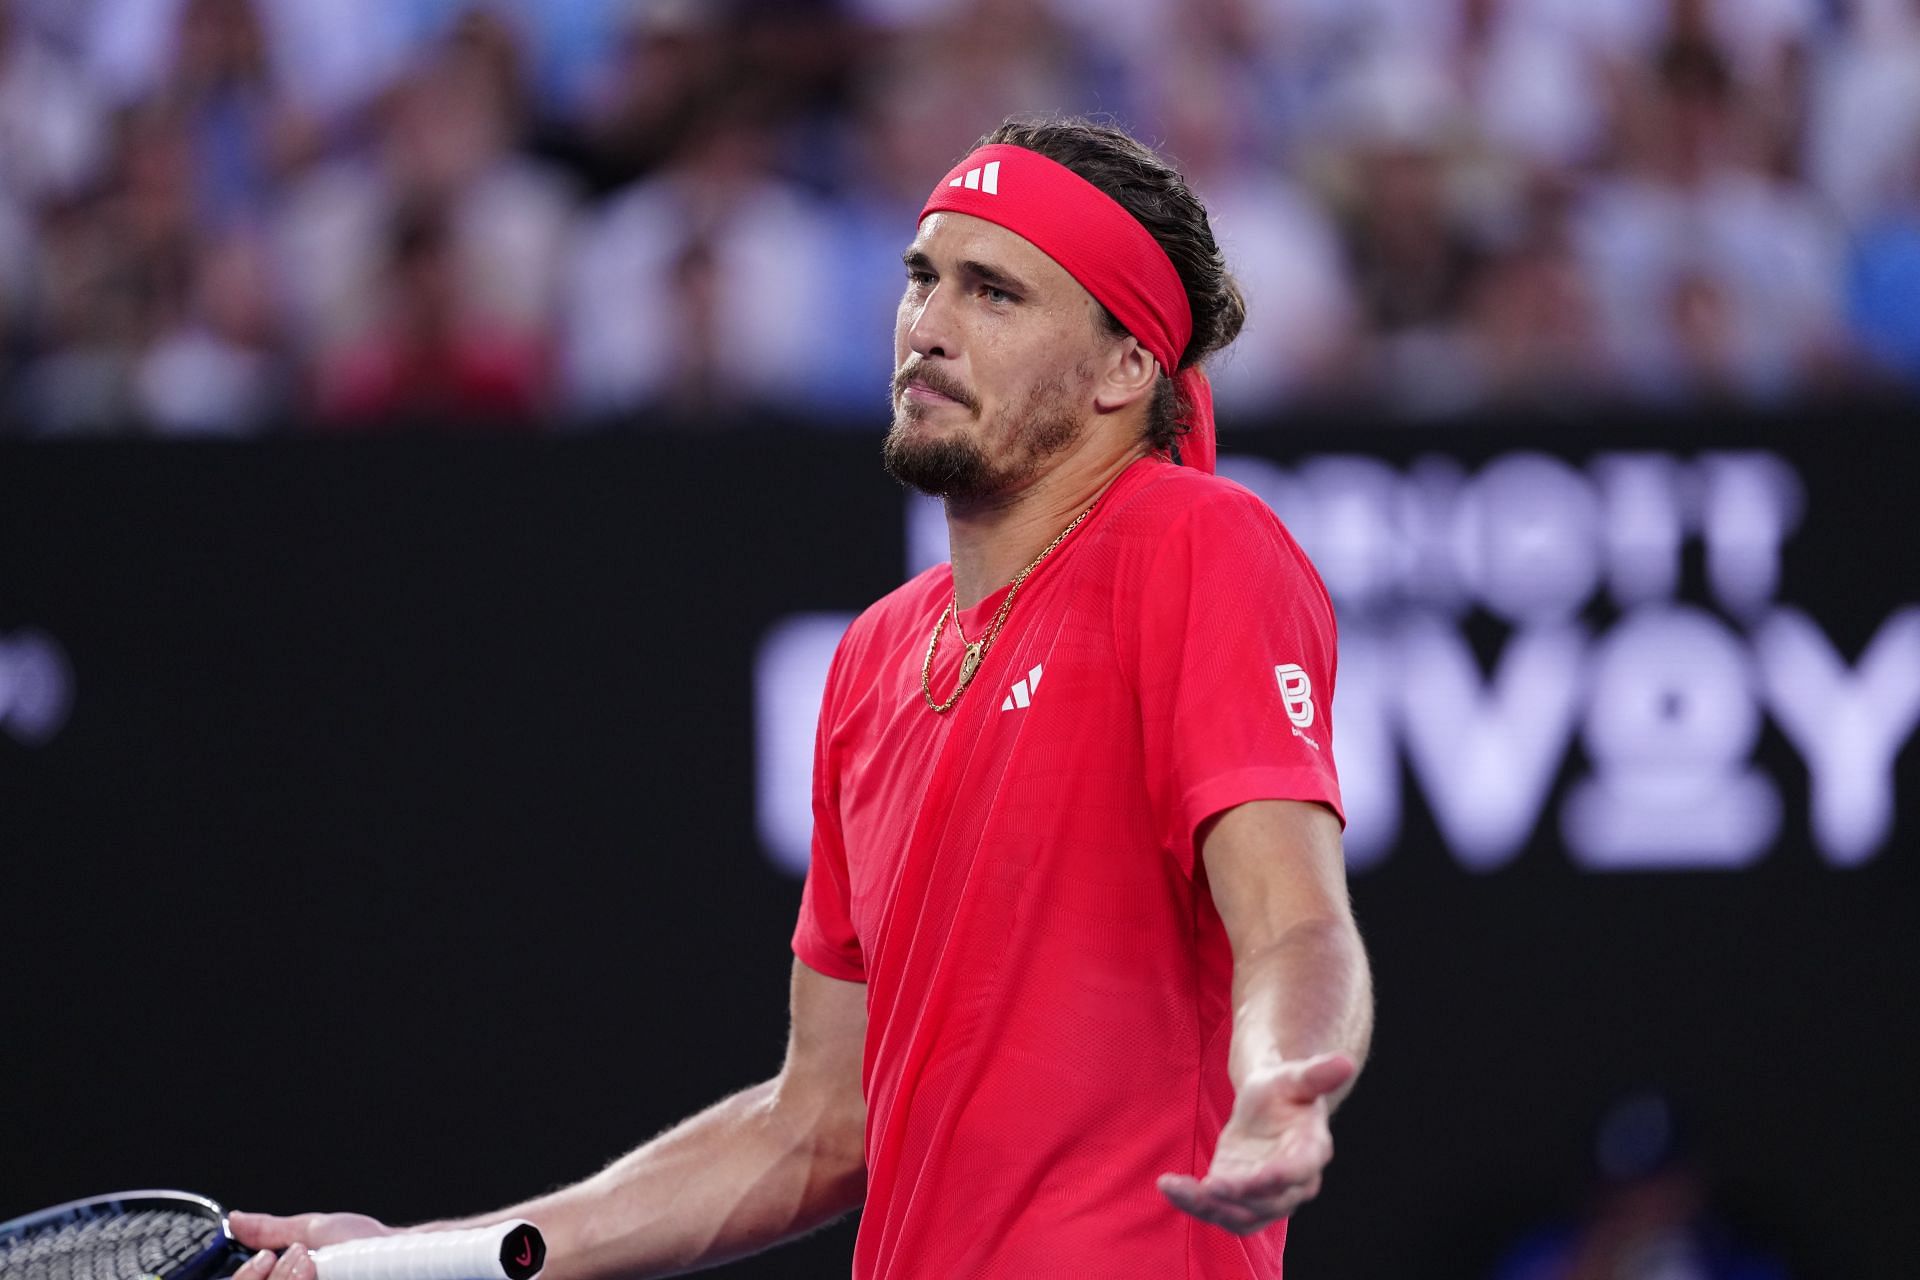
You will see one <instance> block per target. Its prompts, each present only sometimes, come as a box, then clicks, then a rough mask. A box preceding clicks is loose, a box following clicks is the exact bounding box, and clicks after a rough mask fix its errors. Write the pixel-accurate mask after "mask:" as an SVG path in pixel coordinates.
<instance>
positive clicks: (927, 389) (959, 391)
mask: <svg viewBox="0 0 1920 1280" xmlns="http://www.w3.org/2000/svg"><path fill="white" fill-rule="evenodd" d="M896 385H897V386H899V389H900V395H901V397H902V398H904V399H907V400H913V401H917V402H919V403H921V404H927V405H934V404H957V405H959V406H961V407H962V408H964V409H968V410H971V409H973V407H974V404H973V399H972V397H970V396H969V395H968V394H967V393H966V390H965V389H964V388H963V387H961V386H960V385H959V384H958V383H957V382H956V381H955V380H953V379H951V378H948V377H946V376H945V375H944V374H943V373H942V372H941V371H940V370H937V369H931V368H927V367H925V366H921V367H919V368H916V369H915V370H914V371H913V372H912V373H911V374H910V375H908V376H907V377H906V378H905V379H904V380H903V381H899V382H897V383H896Z"/></svg>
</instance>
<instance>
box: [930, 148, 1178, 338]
mask: <svg viewBox="0 0 1920 1280" xmlns="http://www.w3.org/2000/svg"><path fill="white" fill-rule="evenodd" d="M949 211H950V212H954V213H965V214H970V215H972V216H973V217H976V218H980V219H983V220H985V221H987V222H991V223H994V224H996V225H998V226H1002V227H1005V228H1006V229H1007V230H1009V231H1011V232H1013V233H1014V234H1016V235H1018V236H1020V237H1022V238H1023V239H1025V240H1027V241H1029V242H1030V243H1032V244H1033V245H1034V247H1035V248H1037V249H1039V250H1040V251H1041V252H1042V253H1044V254H1046V255H1047V256H1048V257H1049V258H1052V259H1053V260H1054V261H1055V262H1057V263H1059V264H1060V266H1061V267H1062V268H1064V269H1065V270H1066V272H1067V274H1069V275H1071V276H1072V277H1073V278H1074V279H1075V280H1077V281H1079V282H1080V285H1081V287H1082V288H1084V289H1086V291H1087V292H1088V293H1090V294H1092V295H1093V296H1094V298H1095V299H1097V300H1098V301H1099V302H1100V304H1101V305H1102V306H1104V307H1106V309H1107V310H1108V311H1110V312H1112V313H1113V317H1114V319H1116V320H1118V321H1119V322H1120V324H1121V325H1122V326H1123V327H1124V328H1125V329H1126V330H1127V332H1128V333H1131V334H1132V335H1133V336H1134V337H1135V338H1137V339H1139V341H1140V345H1141V346H1143V347H1145V348H1146V349H1147V350H1148V351H1150V352H1152V353H1153V356H1154V359H1156V360H1158V361H1159V362H1160V367H1161V369H1162V370H1164V371H1165V372H1167V373H1168V374H1171V373H1173V371H1174V370H1176V369H1178V368H1179V367H1180V357H1181V356H1182V355H1183V354H1184V353H1185V351H1186V349H1187V341H1188V339H1189V338H1190V337H1191V336H1192V334H1193V315H1192V312H1191V311H1190V310H1189V309H1188V306H1187V291H1186V288H1185V286H1184V285H1182V284H1181V282H1180V273H1179V272H1178V271H1176V270H1175V269H1174V265H1173V261H1172V260H1171V259H1170V258H1168V257H1167V254H1166V250H1164V249H1162V248H1161V247H1160V243H1159V241H1157V240H1155V239H1154V238H1153V235H1152V233H1151V232H1149V231H1148V230H1147V229H1146V228H1145V227H1143V226H1141V225H1140V223H1139V222H1138V221H1136V220H1135V219H1134V217H1133V215H1132V214H1130V213H1128V212H1127V211H1126V210H1125V209H1124V208H1122V207H1121V206H1120V204H1119V202H1118V201H1116V200H1114V198H1113V197H1112V196H1109V195H1108V194H1107V193H1106V192H1104V191H1102V190H1100V188H1098V187H1096V186H1094V185H1093V184H1092V183H1091V182H1088V181H1087V180H1086V179H1085V178H1082V177H1081V176H1080V175H1079V174H1077V173H1075V172H1073V170H1071V169H1069V168H1067V167H1066V166H1065V165H1062V164H1059V163H1057V162H1055V161H1053V160H1050V159H1048V158H1047V157H1046V156H1043V155H1040V154H1039V153H1037V152H1033V151H1028V150H1027V149H1026V148H1024V147H1014V146H1008V145H1005V144H996V145H993V146H986V147H981V148H980V149H979V150H977V151H975V152H974V153H973V154H972V155H970V156H968V157H967V158H966V159H965V160H962V161H961V162H960V163H959V164H957V165H955V166H954V167H953V169H952V170H951V171H949V172H948V174H947V175H946V177H944V178H942V179H941V180H940V182H939V184H938V185H936V186H935V187H934V189H933V194H932V195H931V196H929V197H928V198H927V203H926V205H925V207H924V208H922V209H921V210H920V217H921V219H922V220H924V219H926V217H927V216H928V215H929V214H934V213H941V212H949Z"/></svg>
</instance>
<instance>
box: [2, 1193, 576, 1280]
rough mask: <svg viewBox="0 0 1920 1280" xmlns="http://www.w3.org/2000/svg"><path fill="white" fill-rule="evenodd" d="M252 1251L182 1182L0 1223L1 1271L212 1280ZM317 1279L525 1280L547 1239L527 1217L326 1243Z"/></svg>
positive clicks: (30, 1277) (16, 1279) (21, 1276)
mask: <svg viewBox="0 0 1920 1280" xmlns="http://www.w3.org/2000/svg"><path fill="white" fill-rule="evenodd" d="M251 1253H252V1251H251V1250H249V1249H248V1248H247V1247H246V1246H244V1245H242V1244H240V1243H239V1242H238V1241H237V1240H235V1239H234V1238H233V1233H232V1232H231V1231H229V1230H228V1229H227V1211H226V1210H225V1209H223V1208H221V1207H220V1206H219V1205H218V1204H216V1203H215V1202H213V1201H212V1200H209V1199H207V1198H206V1197H205V1196H196V1195H189V1194H187V1193H186V1192H183V1191H122V1192H120V1193H118V1194H116V1195H110V1196H95V1197H94V1198H92V1199H91V1200H74V1201H71V1202H69V1203H67V1204H63V1205H56V1206H54V1207H53V1208H51V1209H44V1210H42V1211H41V1212H39V1213H31V1214H28V1215H27V1216H26V1217H24V1218H15V1219H14V1220H13V1221H11V1222H0V1280H217V1278H218V1277H221V1276H227V1275H231V1274H232V1273H233V1271H234V1269H235V1268H236V1267H238V1266H239V1265H240V1264H241V1263H242V1262H245V1261H246V1260H247V1258H248V1257H249V1256H250V1255H251ZM312 1257H313V1263H314V1267H315V1269H316V1272H317V1274H318V1276H319V1280H534V1277H536V1276H538V1275H539V1274H540V1269H541V1267H543V1266H545V1265H546V1261H547V1246H546V1242H545V1241H544V1240H542V1239H541V1238H540V1229H539V1228H538V1227H536V1226H534V1225H533V1224H532V1223H531V1222H525V1221H517V1222H501V1223H496V1224H494V1225H492V1226H487V1227H475V1228H473V1229H471V1230H464V1231H423V1232H416V1233H409V1234H404V1235H393V1236H377V1237H374V1238H371V1239H367V1240H349V1241H347V1242H346V1243H344V1244H334V1245H328V1246H326V1247H325V1248H322V1249H315V1250H314V1251H313V1253H312Z"/></svg>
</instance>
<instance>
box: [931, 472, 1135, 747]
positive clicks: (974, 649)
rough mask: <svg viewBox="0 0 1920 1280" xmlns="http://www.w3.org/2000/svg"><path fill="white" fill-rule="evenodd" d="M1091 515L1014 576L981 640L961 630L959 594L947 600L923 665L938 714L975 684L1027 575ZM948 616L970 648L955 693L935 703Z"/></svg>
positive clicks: (1070, 527) (963, 656)
mask: <svg viewBox="0 0 1920 1280" xmlns="http://www.w3.org/2000/svg"><path fill="white" fill-rule="evenodd" d="M1096 505H1098V504H1096ZM1092 514H1093V508H1092V507H1088V508H1087V509H1086V510H1085V511H1082V512H1081V513H1080V514H1079V515H1077V516H1075V517H1074V518H1073V523H1072V524H1070V525H1068V526H1067V527H1066V528H1064V529H1062V530H1061V531H1060V536H1059V537H1057V538H1055V539H1054V540H1053V541H1052V542H1049V543H1048V544H1047V545H1046V549H1045V550H1043V551H1041V553H1040V554H1039V555H1037V556H1035V557H1034V558H1033V563H1032V564H1029V565H1028V566H1027V567H1026V568H1024V569H1022V570H1021V571H1020V572H1019V573H1017V574H1015V575H1014V577H1013V582H1012V583H1011V584H1010V585H1009V586H1008V587H1007V598H1006V599H1005V600H1002V601H1001V602H1000V611H999V612H998V613H996V614H994V615H993V622H992V624H991V625H989V626H988V627H987V634H986V635H984V636H981V637H980V638H979V639H978V640H973V641H969V640H968V639H967V637H966V633H965V632H963V631H961V630H960V600H959V598H958V597H957V596H956V597H955V598H954V599H952V600H950V601H948V602H947V607H946V608H945V609H943V610H941V612H940V621H938V622H936V623H934V624H933V638H932V639H930V640H928V641H927V658H926V661H924V662H922V663H921V664H920V694H921V696H922V697H924V698H925V699H926V700H927V707H928V709H929V710H931V711H932V712H933V713H934V714H935V715H939V716H943V715H945V714H947V712H949V711H951V710H953V707H954V704H955V703H957V702H959V701H960V695H961V694H963V693H965V692H966V691H967V686H968V685H970V684H972V683H973V677H974V675H975V673H977V672H978V671H979V670H980V664H981V663H982V662H984V661H985V660H986V657H987V650H989V649H991V648H992V647H993V642H994V639H995V638H996V637H998V636H999V634H1000V627H1001V624H1002V623H1004V622H1006V620H1007V611H1008V610H1009V609H1011V608H1013V598H1014V596H1016V595H1018V594H1019V592H1020V584H1021V583H1023V582H1025V581H1026V580H1027V575H1028V574H1030V573H1032V572H1033V571H1034V570H1035V569H1038V568H1039V567H1040V562H1041V561H1042V560H1045V559H1046V558H1047V557H1048V556H1050V555H1052V554H1053V552H1054V548H1056V547H1058V546H1059V545H1060V544H1061V543H1063V542H1065V541H1066V540H1067V535H1068V534H1070V533H1072V532H1073V531H1074V530H1075V529H1078V528H1079V527H1080V522H1081V521H1082V520H1085V519H1086V518H1087V517H1088V516H1090V515H1092ZM949 618H951V619H952V620H953V633H954V634H955V635H957V636H959V637H960V643H961V644H964V645H966V646H967V647H966V650H965V651H964V652H963V653H962V654H961V655H960V682H959V683H958V684H956V685H954V687H953V696H952V697H951V698H948V699H947V700H946V701H945V702H935V701H934V700H933V655H934V654H936V653H938V652H939V651H940V633H941V632H943V631H945V630H946V629H947V620H948V619H949Z"/></svg>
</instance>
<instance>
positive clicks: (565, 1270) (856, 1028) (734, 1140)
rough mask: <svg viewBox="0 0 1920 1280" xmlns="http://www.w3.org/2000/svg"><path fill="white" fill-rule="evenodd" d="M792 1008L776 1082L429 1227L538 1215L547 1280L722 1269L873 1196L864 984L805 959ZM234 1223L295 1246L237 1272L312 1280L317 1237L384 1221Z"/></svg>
mask: <svg viewBox="0 0 1920 1280" xmlns="http://www.w3.org/2000/svg"><path fill="white" fill-rule="evenodd" d="M792 1007H793V1029H792V1032H791V1035H790V1038H789V1040H788V1044H787V1057H786V1062H785V1064H784V1065H783V1066H782V1067H781V1069H780V1074H779V1075H778V1076H776V1077H775V1078H774V1079H772V1080H768V1081H765V1082H764V1083H761V1084H757V1085H754V1086H753V1087H752V1088H749V1089H745V1090H742V1091H741V1092H739V1093H736V1094H734V1095H733V1096H732V1097H730V1098H727V1099H725V1100H723V1101H721V1102H718V1103H715V1104H714V1105H713V1106H711V1107H709V1108H708V1109H707V1110H705V1111H703V1112H701V1113H700V1114H699V1115H696V1116H694V1117H692V1118H691V1119H688V1120H685V1121H683V1122H681V1123H680V1124H679V1125H677V1126H675V1127H674V1128H672V1129H670V1130H668V1131H667V1132H666V1133H663V1134H661V1135H660V1136H659V1137H657V1138H654V1139H653V1140H652V1141H650V1142H648V1143H646V1144H645V1145H643V1146H641V1147H639V1148H637V1149H636V1150H634V1151H632V1152H629V1153H628V1154H627V1155H625V1156H623V1157H621V1158H620V1159H619V1160H617V1161H615V1162H614V1163H613V1164H611V1165H609V1166H608V1167H607V1168H605V1169H603V1170H601V1171H600V1172H599V1173H597V1174H595V1175H593V1176H592V1177H590V1178H587V1179H585V1180H584V1181H581V1182H578V1183H575V1184H574V1185H572V1186H570V1187H566V1188H564V1189H562V1190H560V1191H556V1192H553V1193H551V1194H549V1195H545V1196H541V1197H539V1198H537V1199H534V1200H529V1201H526V1202H525V1203H523V1204H519V1205H515V1206H513V1207H512V1208H509V1209H502V1210H500V1211H499V1212H497V1213H489V1214H483V1215H480V1216H478V1217H474V1218H470V1219H466V1220H464V1221H461V1222H446V1223H433V1224H429V1225H430V1226H433V1227H456V1226H480V1225H483V1224H486V1223H490V1222H501V1221H505V1220H507V1219H509V1218H528V1219H531V1220H532V1221H533V1222H534V1223H535V1224H536V1225H538V1226H539V1227H540V1230H541V1232H542V1234H544V1235H545V1236H546V1239H547V1269H546V1272H545V1277H546V1280H603V1278H611V1277H622V1278H626V1277H635V1278H637V1277H643V1276H668V1275H679V1274H681V1273H683V1272H686V1271H695V1270H699V1269H701V1268H703V1267H709V1266H715V1265H718V1264H719V1263H722V1262H726V1261H728V1260H730V1259H733V1258H738V1257H741V1256H743V1255H745V1254H749V1253H753V1252H756V1251H758V1250H760V1249H764V1248H766V1247H767V1246H769V1245H772V1244H776V1243H778V1242H779V1241H782V1240H786V1239H790V1238H791V1237H793V1236H796V1235H801V1234H803V1233H805V1232H807V1231H810V1230H812V1229H813V1228H815V1227H817V1226H820V1225H822V1224H824V1223H826V1222H830V1221H832V1220H833V1219H834V1218H837V1217H839V1216H840V1215H841V1214H843V1213H846V1212H848V1211H849V1210H851V1209H854V1208H857V1207H858V1206H859V1204H860V1202H861V1199H862V1198H863V1196H864V1194H865V1191H866V1164H865V1154H864V1142H865V1128H866V1102H865V1099H864V1098H863V1097H862V1096H861V1092H860V1063H861V1054H862V1049H863V1045H864V1042H865V1039H866V1024H867V1011H866V988H865V987H864V986H862V985H861V984H859V983H855V982H842V981H839V980H838V979H834V978H828V977H824V976H822V975H821V974H818V973H816V972H814V971H813V970H811V969H809V968H807V967H806V966H805V965H803V964H800V963H798V962H797V961H796V962H795V964H794V966H793V981H792ZM233 1225H234V1230H235V1233H236V1234H237V1235H238V1236H239V1237H240V1239H241V1240H242V1241H243V1242H244V1243H246V1244H248V1245H250V1246H255V1247H259V1248H263V1249H282V1248H286V1247H287V1246H290V1245H294V1246H295V1247H292V1248H287V1249H286V1252H285V1253H284V1254H283V1255H282V1256H281V1257H279V1259H278V1260H277V1261H275V1260H273V1258H272V1257H271V1255H268V1256H267V1257H265V1258H261V1257H256V1258H254V1259H253V1260H251V1261H249V1262H248V1263H247V1265H246V1267H244V1268H242V1270H241V1271H240V1272H239V1273H237V1274H236V1280H266V1278H267V1277H269V1276H271V1280H313V1267H312V1262H311V1260H310V1259H309V1258H308V1256H307V1253H306V1247H307V1246H317V1245H322V1244H328V1243H332V1242H334V1241H335V1240H338V1239H347V1238H351V1237H352V1236H353V1235H367V1234H376V1233H378V1232H380V1231H383V1230H385V1228H383V1227H381V1226H380V1224H378V1223H377V1222H374V1221H373V1220H371V1219H366V1218H359V1217H357V1215H338V1214H306V1215H301V1216H299V1217H292V1218H273V1217H267V1216H265V1215H260V1214H235V1215H234V1222H233ZM296 1241H297V1242H298V1244H297V1245H295V1242H296Z"/></svg>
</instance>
